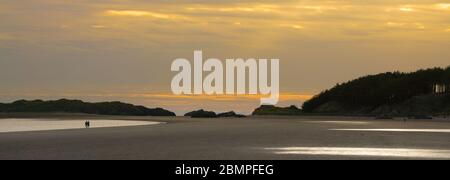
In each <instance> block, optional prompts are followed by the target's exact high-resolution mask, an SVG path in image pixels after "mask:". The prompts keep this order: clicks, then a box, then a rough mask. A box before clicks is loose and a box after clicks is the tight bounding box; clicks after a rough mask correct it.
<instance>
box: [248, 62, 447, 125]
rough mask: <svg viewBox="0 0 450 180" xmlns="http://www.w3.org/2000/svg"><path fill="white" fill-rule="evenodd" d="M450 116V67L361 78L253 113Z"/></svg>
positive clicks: (264, 107)
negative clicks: (298, 102)
mask: <svg viewBox="0 0 450 180" xmlns="http://www.w3.org/2000/svg"><path fill="white" fill-rule="evenodd" d="M302 114H319V115H369V116H417V115H450V67H447V68H445V69H443V68H433V69H426V70H419V71H416V72H411V73H401V72H388V73H382V74H377V75H370V76H365V77H361V78H358V79H355V80H352V81H349V82H346V83H343V84H337V85H336V86H335V87H333V88H331V89H329V90H325V91H323V92H322V93H320V94H318V95H316V96H314V97H313V98H312V99H310V100H308V101H306V102H305V103H304V104H303V106H302V109H297V108H295V107H289V108H279V107H275V106H261V107H259V108H258V109H256V110H255V111H254V112H253V115H302Z"/></svg>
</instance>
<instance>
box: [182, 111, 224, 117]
mask: <svg viewBox="0 0 450 180" xmlns="http://www.w3.org/2000/svg"><path fill="white" fill-rule="evenodd" d="M184 116H188V117H192V118H216V117H218V116H217V114H216V113H215V112H212V111H205V110H203V109H200V110H198V111H192V112H189V113H186V114H185V115H184Z"/></svg>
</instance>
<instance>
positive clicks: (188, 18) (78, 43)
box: [0, 0, 450, 115]
mask: <svg viewBox="0 0 450 180" xmlns="http://www.w3.org/2000/svg"><path fill="white" fill-rule="evenodd" d="M449 49H450V1H448V0H447V1H437V0H340V1H331V0H265V1H263V0H215V1H211V0H172V1H167V0H67V1H61V0H30V1H14V0H0V83H1V85H0V102H12V101H14V100H17V99H45V100H53V99H59V98H68V99H81V100H85V101H93V102H97V101H116V100H117V101H124V102H129V103H133V104H139V105H145V106H148V107H163V108H167V109H169V110H172V111H174V112H176V113H177V114H179V115H182V113H185V112H187V111H190V110H195V109H200V108H204V109H207V110H214V111H218V112H223V111H229V110H234V111H237V112H241V113H246V114H248V113H250V112H251V111H252V110H253V109H254V108H256V107H258V106H259V103H260V101H259V98H258V97H254V96H175V95H173V94H172V93H171V90H170V83H171V80H172V78H173V76H174V75H175V74H176V73H174V72H171V71H170V66H171V63H172V61H173V60H175V59H176V58H186V59H190V60H192V59H193V52H194V50H202V51H203V56H204V57H205V58H209V57H213V58H219V59H222V60H224V59H227V58H269V59H270V58H278V59H280V90H281V101H280V103H279V106H288V105H297V106H299V107H300V106H301V105H302V103H303V102H304V101H305V100H307V99H309V98H311V97H312V96H313V95H315V94H317V93H319V92H321V91H322V90H324V89H328V88H331V87H332V86H334V85H335V84H337V83H342V82H345V81H348V80H351V79H354V78H357V77H359V76H363V75H368V74H377V73H382V72H386V71H405V72H409V71H415V70H417V69H420V68H430V67H446V66H448V65H450V63H449V62H450V61H449V59H450V50H449Z"/></svg>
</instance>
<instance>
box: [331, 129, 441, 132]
mask: <svg viewBox="0 0 450 180" xmlns="http://www.w3.org/2000/svg"><path fill="white" fill-rule="evenodd" d="M330 130H331V131H363V132H364V131H366V132H429V133H450V129H330Z"/></svg>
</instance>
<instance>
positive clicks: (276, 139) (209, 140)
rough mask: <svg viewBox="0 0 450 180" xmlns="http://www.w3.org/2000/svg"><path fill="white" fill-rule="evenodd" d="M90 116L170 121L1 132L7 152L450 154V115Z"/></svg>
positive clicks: (32, 155) (1, 154)
mask: <svg viewBox="0 0 450 180" xmlns="http://www.w3.org/2000/svg"><path fill="white" fill-rule="evenodd" d="M79 116H82V115H73V116H59V115H53V118H56V117H57V118H58V119H71V118H74V119H80V117H79ZM33 117H35V116H33ZM82 117H83V118H86V117H88V116H82ZM20 118H23V116H20ZM40 118H43V117H40ZM46 118H51V117H46ZM90 118H101V119H129V120H136V119H140V120H149V121H159V122H167V124H159V125H148V126H133V127H113V128H96V129H77V130H54V131H40V132H10V133H0V159H170V160H179V159H181V160H184V159H208V160H216V159H224V160H225V159H450V122H445V121H436V120H433V121H427V120H422V121H419V120H414V121H408V122H406V123H405V122H403V121H402V120H374V119H370V118H344V117H251V118H245V119H189V118H184V117H176V118H166V117H148V118H143V117H105V116H102V117H97V116H93V117H90ZM0 121H1V119H0Z"/></svg>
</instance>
